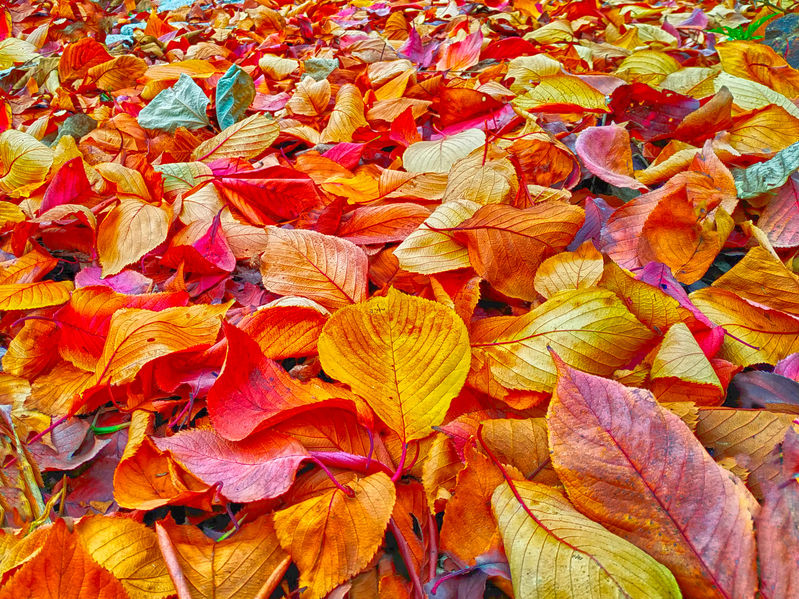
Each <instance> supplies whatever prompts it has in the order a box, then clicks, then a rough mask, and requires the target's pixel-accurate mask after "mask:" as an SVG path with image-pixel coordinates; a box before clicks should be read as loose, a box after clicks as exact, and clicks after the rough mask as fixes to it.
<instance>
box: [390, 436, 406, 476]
mask: <svg viewBox="0 0 799 599" xmlns="http://www.w3.org/2000/svg"><path fill="white" fill-rule="evenodd" d="M407 457H408V444H407V443H403V444H402V454H401V455H400V460H399V464H397V470H396V471H395V472H394V475H393V476H392V477H391V482H397V481H398V480H399V479H400V477H401V476H402V470H403V469H404V468H405V458H407Z"/></svg>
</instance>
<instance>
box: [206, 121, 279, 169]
mask: <svg viewBox="0 0 799 599" xmlns="http://www.w3.org/2000/svg"><path fill="white" fill-rule="evenodd" d="M279 133H280V127H279V126H278V124H277V121H276V120H275V119H273V118H270V117H269V116H267V115H265V114H260V113H259V114H254V115H252V116H249V117H247V118H246V119H244V120H243V121H239V122H237V123H234V124H232V125H230V126H228V127H227V128H226V129H225V130H224V131H222V132H221V133H219V134H218V135H215V136H214V137H212V138H211V139H209V140H206V141H204V142H203V143H201V144H200V145H199V146H197V147H196V148H194V151H193V152H192V153H191V159H192V160H199V161H201V162H212V161H214V160H217V159H219V158H243V159H247V158H255V157H256V156H258V155H259V154H261V153H263V152H265V151H266V150H267V149H268V148H269V146H271V145H272V142H274V141H275V140H276V139H277V136H278V134H279ZM211 166H213V165H211Z"/></svg>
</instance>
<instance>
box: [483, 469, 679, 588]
mask: <svg viewBox="0 0 799 599" xmlns="http://www.w3.org/2000/svg"><path fill="white" fill-rule="evenodd" d="M511 484H512V485H513V486H510V485H511ZM491 506H492V509H493V511H494V513H495V514H496V518H497V523H498V525H499V529H500V531H501V533H502V539H503V541H504V544H505V553H506V555H507V556H508V562H509V563H510V571H511V576H512V577H513V588H514V590H515V592H516V593H517V594H518V595H519V596H524V597H528V596H540V595H542V594H553V593H554V594H557V593H565V594H566V595H567V596H576V594H577V593H579V594H581V595H582V594H587V593H590V594H594V595H596V596H607V597H631V598H632V597H641V598H642V599H643V598H645V597H680V596H681V594H680V590H679V588H678V587H677V583H676V582H675V580H674V577H673V576H672V575H671V573H670V572H669V571H668V570H667V569H666V568H665V567H664V566H662V565H661V564H659V563H658V562H656V561H655V560H654V559H652V558H651V557H650V556H649V555H647V554H646V553H644V552H643V551H641V550H640V549H638V548H637V547H635V546H634V545H633V544H631V543H629V542H627V541H625V540H624V539H622V538H620V537H618V536H616V535H614V534H612V533H611V532H609V531H608V530H607V529H605V528H604V527H602V526H601V525H600V524H597V523H596V522H593V521H591V520H590V519H588V518H586V517H585V516H584V515H582V514H581V513H580V512H578V511H577V510H576V509H574V507H573V506H572V505H571V504H570V503H569V502H568V500H567V499H566V498H565V497H564V496H563V495H562V494H561V493H560V492H559V491H557V490H555V489H553V488H552V487H549V486H545V485H541V484H538V483H532V482H528V481H514V482H512V483H508V482H503V483H502V484H500V485H499V486H498V487H497V489H496V490H495V491H494V494H493V497H492V499H491Z"/></svg>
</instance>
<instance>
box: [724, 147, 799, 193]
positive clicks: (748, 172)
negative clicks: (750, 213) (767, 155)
mask: <svg viewBox="0 0 799 599" xmlns="http://www.w3.org/2000/svg"><path fill="white" fill-rule="evenodd" d="M797 169H799V141H797V142H796V143H793V144H791V145H790V146H788V147H787V148H785V149H784V150H781V151H780V152H777V154H775V155H774V157H773V158H771V159H770V160H766V161H765V162H758V163H757V164H753V165H752V166H750V167H749V168H745V169H736V170H734V171H733V172H732V176H733V177H734V178H735V188H736V189H737V190H738V197H739V198H740V199H742V200H748V199H749V198H754V197H755V196H759V195H760V194H761V193H766V192H767V191H771V190H772V189H777V188H778V187H782V186H783V185H785V182H786V181H787V180H788V177H790V176H791V175H792V174H793V173H795V172H796V170H797Z"/></svg>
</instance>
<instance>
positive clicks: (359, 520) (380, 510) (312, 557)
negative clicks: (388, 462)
mask: <svg viewBox="0 0 799 599" xmlns="http://www.w3.org/2000/svg"><path fill="white" fill-rule="evenodd" d="M351 488H352V490H353V491H354V496H353V497H348V496H347V495H345V494H344V492H342V491H340V490H338V489H333V490H332V491H327V492H326V493H322V494H321V495H317V496H316V497H312V498H310V499H306V500H305V501H301V502H300V503H296V504H294V505H292V506H290V507H288V508H286V509H283V510H280V511H278V512H275V530H276V531H277V536H278V538H279V539H280V544H281V545H282V546H283V548H284V549H285V550H286V551H288V553H289V554H290V555H291V557H292V559H293V560H294V562H295V563H296V564H297V567H298V568H299V570H300V586H307V587H308V589H307V590H306V591H305V594H307V596H308V598H309V599H322V598H323V597H324V596H326V595H327V593H328V592H330V591H331V590H332V589H333V588H335V587H336V586H338V585H339V584H341V583H342V582H344V581H345V580H346V579H348V578H350V577H352V576H354V575H355V574H357V573H358V572H360V571H361V570H363V569H364V568H365V567H366V565H367V564H368V563H369V561H370V560H371V559H372V557H373V556H374V554H375V553H376V552H377V549H378V547H379V546H380V543H381V542H382V541H383V533H384V531H385V530H386V527H387V526H388V521H389V519H390V518H391V512H392V510H393V509H394V502H395V501H396V497H397V495H396V491H395V489H394V483H392V482H391V479H389V477H388V476H387V475H386V474H383V473H382V472H378V473H377V474H373V475H372V476H367V477H366V478H362V479H360V480H356V482H354V483H352V484H351Z"/></svg>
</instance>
